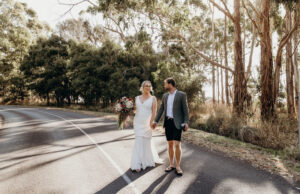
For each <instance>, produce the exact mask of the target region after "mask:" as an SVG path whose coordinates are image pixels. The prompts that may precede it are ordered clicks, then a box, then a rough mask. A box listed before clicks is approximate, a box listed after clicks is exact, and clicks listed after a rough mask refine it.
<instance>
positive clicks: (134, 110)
mask: <svg viewBox="0 0 300 194" xmlns="http://www.w3.org/2000/svg"><path fill="white" fill-rule="evenodd" d="M136 98H137V96H136V97H135V100H134V105H133V113H134V114H135V113H136Z"/></svg>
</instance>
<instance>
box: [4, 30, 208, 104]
mask: <svg viewBox="0 0 300 194" xmlns="http://www.w3.org/2000/svg"><path fill="white" fill-rule="evenodd" d="M141 33H144V34H143V36H141V34H139V35H138V37H139V38H138V39H137V40H136V41H137V42H135V43H134V42H128V44H126V45H125V48H122V47H121V46H120V45H117V44H115V43H114V42H112V41H109V40H107V41H106V42H104V43H103V44H102V45H101V46H100V47H95V46H93V45H91V44H85V43H77V42H75V41H73V40H69V41H66V40H65V39H63V38H62V37H60V36H57V35H52V36H50V37H49V38H39V39H38V40H37V41H36V43H35V44H33V45H31V46H30V48H29V50H28V53H27V55H25V57H24V59H23V60H22V62H21V65H20V67H19V74H18V75H15V76H13V77H11V79H10V80H9V83H10V84H9V85H7V87H6V88H5V92H4V93H5V98H4V103H5V102H8V101H15V102H16V101H22V100H24V99H25V98H28V97H29V96H28V94H29V92H33V94H34V95H38V96H39V97H41V98H43V99H45V101H46V102H47V105H50V100H51V99H54V100H55V103H56V105H57V106H62V105H64V104H72V103H78V102H81V101H79V100H80V99H82V103H83V104H85V105H86V106H90V105H94V106H100V105H101V106H102V107H106V106H108V105H110V104H111V103H114V102H115V101H116V100H117V99H118V98H121V97H122V96H129V97H135V96H137V95H139V94H140V91H139V87H140V84H141V82H142V81H144V80H150V81H151V82H152V83H153V84H154V86H158V87H155V88H158V89H157V90H156V93H155V94H156V95H161V94H162V93H163V92H164V90H163V87H162V86H163V80H164V79H165V78H166V77H168V76H172V75H173V76H174V74H176V73H178V72H181V71H182V70H183V69H182V68H180V67H179V66H178V67H177V68H176V64H173V65H174V68H172V70H173V71H172V72H171V71H170V65H172V64H169V63H167V62H166V61H165V59H164V58H165V57H164V56H163V55H162V54H159V53H155V52H154V50H153V49H152V45H151V44H150V42H149V39H148V38H147V34H146V33H145V32H141ZM141 37H143V38H141ZM166 66H168V67H166ZM176 77H178V78H179V79H182V80H183V79H185V77H183V76H181V77H182V78H181V77H180V76H176ZM187 80H192V79H191V78H187ZM199 81H201V80H199V79H193V81H191V82H186V81H185V82H182V83H180V84H179V85H180V87H186V88H188V87H190V88H191V90H190V91H187V92H188V93H190V96H191V97H194V98H195V97H196V96H197V94H198V93H199V91H201V88H202V84H201V82H199ZM195 82H196V83H197V84H195ZM159 85H161V86H159ZM197 85H198V87H197ZM191 86H193V87H195V88H192V87H191ZM183 89H184V88H183Z"/></svg>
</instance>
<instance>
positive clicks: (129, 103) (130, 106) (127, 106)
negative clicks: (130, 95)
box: [125, 101, 133, 108]
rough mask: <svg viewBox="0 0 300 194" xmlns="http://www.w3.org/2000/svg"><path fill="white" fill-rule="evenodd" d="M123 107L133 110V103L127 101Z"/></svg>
mask: <svg viewBox="0 0 300 194" xmlns="http://www.w3.org/2000/svg"><path fill="white" fill-rule="evenodd" d="M125 105H126V108H133V103H132V101H127V102H126V103H125Z"/></svg>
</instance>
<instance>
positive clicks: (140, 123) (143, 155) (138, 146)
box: [131, 96, 163, 170]
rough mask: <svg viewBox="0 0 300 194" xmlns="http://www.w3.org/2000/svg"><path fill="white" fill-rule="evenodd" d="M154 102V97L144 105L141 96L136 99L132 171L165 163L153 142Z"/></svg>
mask: <svg viewBox="0 0 300 194" xmlns="http://www.w3.org/2000/svg"><path fill="white" fill-rule="evenodd" d="M152 102H153V96H151V97H150V98H148V99H147V100H146V101H144V102H143V103H142V102H141V101H140V97H139V96H138V97H137V98H136V114H135V117H134V121H133V128H134V134H135V144H134V148H133V152H132V157H131V170H137V169H145V168H147V167H155V163H157V164H162V163H163V161H162V159H160V158H159V156H158V154H157V151H156V149H155V146H154V145H153V142H152V141H151V138H152V129H151V127H150V120H151V115H152Z"/></svg>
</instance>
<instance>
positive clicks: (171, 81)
mask: <svg viewBox="0 0 300 194" xmlns="http://www.w3.org/2000/svg"><path fill="white" fill-rule="evenodd" d="M166 82H167V83H168V84H172V86H173V87H175V86H176V82H175V80H174V78H172V77H169V78H167V79H166Z"/></svg>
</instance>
